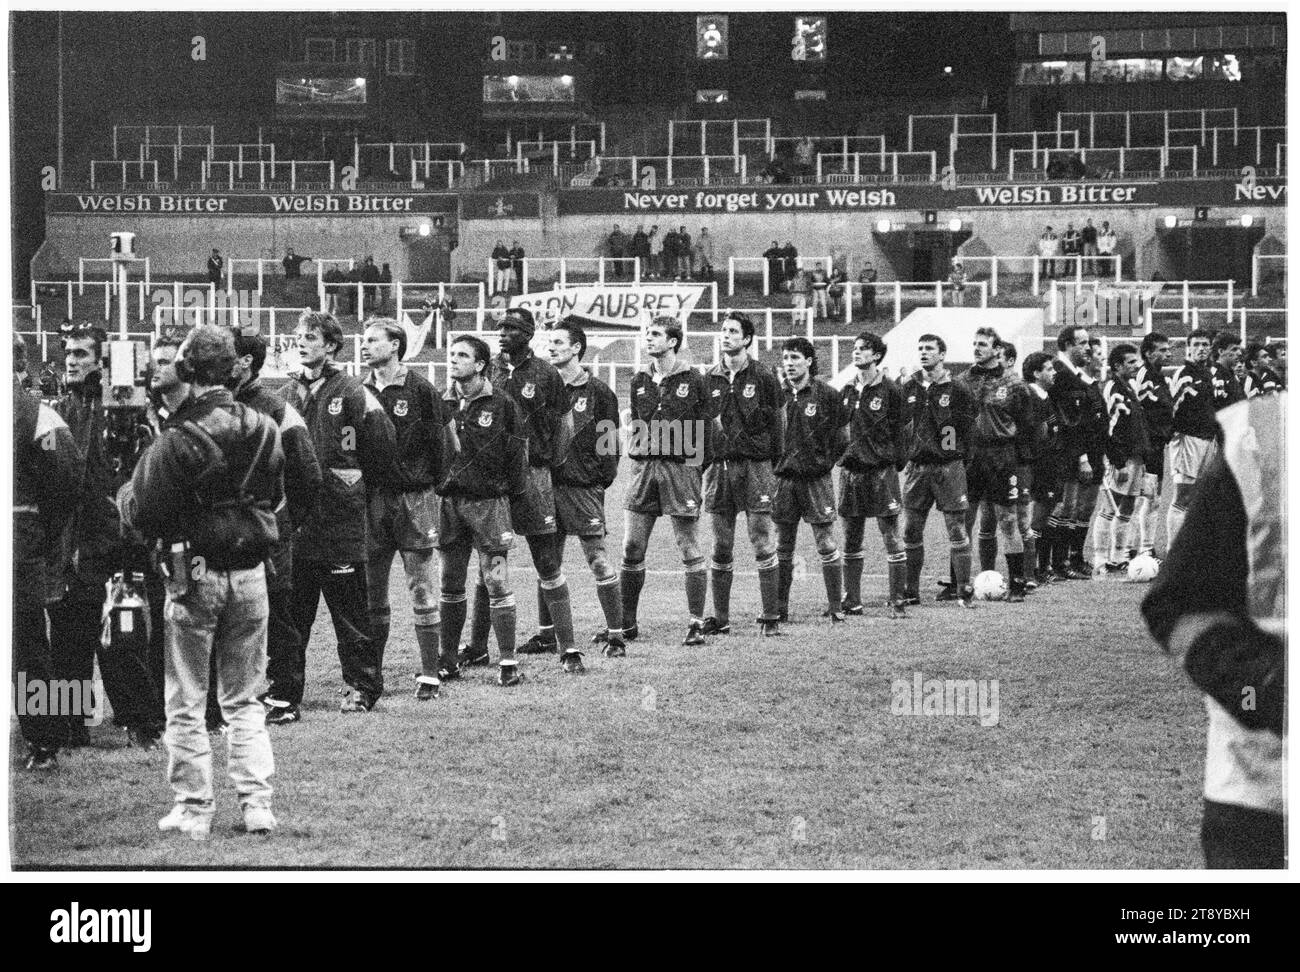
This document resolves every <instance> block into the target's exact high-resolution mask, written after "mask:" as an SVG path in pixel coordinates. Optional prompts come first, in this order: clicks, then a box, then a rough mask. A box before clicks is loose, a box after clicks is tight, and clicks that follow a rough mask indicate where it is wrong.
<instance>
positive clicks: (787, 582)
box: [776, 560, 839, 612]
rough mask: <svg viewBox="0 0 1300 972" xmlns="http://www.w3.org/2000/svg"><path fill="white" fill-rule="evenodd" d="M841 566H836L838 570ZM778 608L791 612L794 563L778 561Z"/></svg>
mask: <svg viewBox="0 0 1300 972" xmlns="http://www.w3.org/2000/svg"><path fill="white" fill-rule="evenodd" d="M838 568H839V565H838V564H837V565H836V569H838ZM776 580H777V583H776V606H777V610H778V611H787V612H788V611H789V610H790V587H791V585H793V583H794V561H792V560H778V561H777V565H776Z"/></svg>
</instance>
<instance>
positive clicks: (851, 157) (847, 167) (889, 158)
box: [817, 152, 939, 182]
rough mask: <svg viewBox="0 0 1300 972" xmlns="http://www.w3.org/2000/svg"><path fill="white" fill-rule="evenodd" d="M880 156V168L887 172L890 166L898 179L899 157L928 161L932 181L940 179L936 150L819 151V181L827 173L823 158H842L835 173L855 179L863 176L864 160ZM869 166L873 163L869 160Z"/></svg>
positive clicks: (890, 169) (893, 174) (891, 172)
mask: <svg viewBox="0 0 1300 972" xmlns="http://www.w3.org/2000/svg"><path fill="white" fill-rule="evenodd" d="M872 158H878V159H879V160H880V165H879V170H880V171H881V172H885V171H886V169H887V168H888V171H889V173H890V175H892V177H893V178H895V179H897V178H898V177H899V175H900V172H899V165H898V162H899V159H920V160H921V161H922V163H925V162H928V163H929V169H930V181H931V182H937V181H938V179H939V163H938V154H937V153H935V152H849V153H847V154H846V153H843V152H818V153H817V181H818V182H821V181H822V177H823V174H825V173H826V171H827V169H826V162H824V161H823V160H835V159H842V160H843V162H841V163H840V169H839V171H838V172H836V173H834V174H835V175H849V176H852V177H853V178H854V179H858V178H861V175H862V168H863V166H862V160H863V159H868V160H870V159H872ZM868 166H869V167H870V166H871V163H870V162H868ZM905 174H908V175H917V174H918V173H915V172H913V173H905Z"/></svg>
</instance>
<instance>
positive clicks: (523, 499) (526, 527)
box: [510, 466, 555, 537]
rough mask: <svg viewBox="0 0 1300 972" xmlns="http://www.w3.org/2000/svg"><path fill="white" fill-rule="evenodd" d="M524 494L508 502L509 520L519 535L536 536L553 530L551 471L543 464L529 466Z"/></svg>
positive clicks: (553, 505)
mask: <svg viewBox="0 0 1300 972" xmlns="http://www.w3.org/2000/svg"><path fill="white" fill-rule="evenodd" d="M526 478H527V480H528V483H527V487H526V488H525V489H524V494H523V495H522V496H520V497H518V498H516V499H514V500H512V501H511V503H510V521H511V523H513V524H514V528H515V533H517V534H519V535H520V536H521V537H536V536H539V535H541V534H544V533H554V532H555V491H554V490H553V489H552V488H551V471H550V470H549V469H547V468H546V467H545V466H529V467H528V473H527V476H526Z"/></svg>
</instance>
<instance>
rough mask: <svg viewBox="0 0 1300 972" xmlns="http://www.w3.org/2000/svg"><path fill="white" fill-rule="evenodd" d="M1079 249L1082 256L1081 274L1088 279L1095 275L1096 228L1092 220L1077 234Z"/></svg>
mask: <svg viewBox="0 0 1300 972" xmlns="http://www.w3.org/2000/svg"><path fill="white" fill-rule="evenodd" d="M1079 248H1080V252H1081V253H1082V255H1083V272H1084V273H1086V274H1087V275H1088V276H1090V277H1095V276H1096V275H1097V227H1095V226H1093V225H1092V220H1091V219H1090V220H1088V221H1087V222H1086V223H1084V224H1083V229H1082V230H1081V231H1080V232H1079Z"/></svg>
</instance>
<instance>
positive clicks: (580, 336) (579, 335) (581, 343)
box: [555, 317, 587, 361]
mask: <svg viewBox="0 0 1300 972" xmlns="http://www.w3.org/2000/svg"><path fill="white" fill-rule="evenodd" d="M555 329H556V330H557V331H564V332H565V333H566V334H568V335H569V343H570V344H576V345H577V346H578V360H579V361H581V360H582V358H583V356H584V355H585V354H586V353H587V332H586V331H585V330H583V328H582V325H581V324H579V323H578V320H577V318H575V317H566V318H564V319H563V320H561V321H560V323H558V324H556V325H555Z"/></svg>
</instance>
